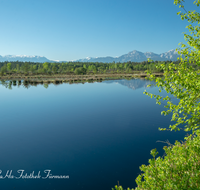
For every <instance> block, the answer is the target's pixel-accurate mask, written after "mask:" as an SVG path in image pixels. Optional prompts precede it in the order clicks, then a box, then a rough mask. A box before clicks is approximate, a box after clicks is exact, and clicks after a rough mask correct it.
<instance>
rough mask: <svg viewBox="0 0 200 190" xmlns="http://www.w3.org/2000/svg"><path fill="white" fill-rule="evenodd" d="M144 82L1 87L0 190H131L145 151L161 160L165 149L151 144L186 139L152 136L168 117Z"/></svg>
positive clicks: (172, 135)
mask: <svg viewBox="0 0 200 190" xmlns="http://www.w3.org/2000/svg"><path fill="white" fill-rule="evenodd" d="M150 83H151V82H150V81H147V80H141V79H132V80H109V81H103V82H99V83H97V82H96V83H85V84H81V83H80V84H61V85H53V84H50V85H49V86H48V88H47V86H46V88H44V86H43V85H38V86H37V87H34V86H29V88H25V87H23V86H20V87H18V86H13V87H12V90H10V89H8V88H5V85H0V92H1V93H0V121H1V124H0V126H1V128H0V154H1V156H0V170H1V174H0V189H6V190H11V189H16V190H36V189H37V190H40V189H41V190H80V189H84V190H86V189H87V190H102V189H104V190H106V189H108V190H111V188H112V187H114V186H115V185H117V184H118V182H119V184H120V185H122V186H123V187H124V188H127V187H132V188H134V187H135V186H136V183H135V178H136V177H137V176H138V174H139V173H140V170H139V166H141V165H142V164H147V163H148V159H150V158H151V155H150V150H151V149H154V148H157V150H158V151H159V152H160V156H162V155H163V150H162V147H163V146H165V145H166V144H164V143H160V142H156V141H166V140H169V141H170V143H174V142H175V140H183V139H184V136H185V135H186V133H185V132H184V131H180V132H170V131H158V127H168V126H169V124H170V123H171V122H170V119H171V118H170V116H161V113H160V112H161V111H162V110H163V109H164V108H163V105H157V104H156V103H155V99H151V98H150V97H148V96H146V95H144V94H143V92H144V90H145V89H146V90H147V91H148V92H151V93H155V94H158V88H157V87H152V88H146V86H147V85H148V84H150ZM162 94H165V92H162ZM33 172H34V173H33ZM45 172H46V173H45ZM6 173H7V175H6ZM31 173H32V175H31ZM26 174H27V175H26ZM28 176H30V178H28ZM31 176H32V177H31ZM37 176H38V177H37ZM52 176H54V178H53V177H52ZM56 176H59V177H61V176H63V178H60V179H58V178H57V177H56ZM33 177H35V178H33ZM3 178H4V179H3Z"/></svg>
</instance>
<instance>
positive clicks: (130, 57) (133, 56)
mask: <svg viewBox="0 0 200 190" xmlns="http://www.w3.org/2000/svg"><path fill="white" fill-rule="evenodd" d="M178 57H179V55H178V53H177V52H176V51H175V50H170V51H168V52H165V53H162V54H156V53H153V52H145V53H142V52H140V51H136V50H134V51H131V52H129V53H127V54H124V55H122V56H119V57H109V56H108V57H96V58H93V57H87V58H85V59H79V60H73V62H78V61H79V62H103V63H111V62H115V63H117V62H121V63H123V62H128V61H132V62H142V61H147V58H150V59H152V60H154V61H167V60H168V61H169V60H171V61H176V60H177V58H178ZM3 61H24V62H29V61H30V62H40V63H43V62H59V61H54V60H50V59H47V58H46V57H43V56H27V55H6V56H1V55H0V62H3ZM60 62H62V61H60ZM64 62H66V61H64Z"/></svg>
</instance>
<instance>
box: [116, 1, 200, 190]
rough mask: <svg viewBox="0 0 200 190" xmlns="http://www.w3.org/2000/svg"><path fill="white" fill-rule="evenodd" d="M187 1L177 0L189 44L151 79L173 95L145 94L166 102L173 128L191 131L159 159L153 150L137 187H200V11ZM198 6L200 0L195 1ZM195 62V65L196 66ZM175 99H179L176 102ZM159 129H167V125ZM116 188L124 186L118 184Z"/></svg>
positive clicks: (144, 189) (151, 189)
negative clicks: (189, 7)
mask: <svg viewBox="0 0 200 190" xmlns="http://www.w3.org/2000/svg"><path fill="white" fill-rule="evenodd" d="M183 2H184V0H174V4H175V5H179V7H180V8H182V9H183V11H184V13H182V12H178V13H177V14H178V15H180V16H181V19H182V20H187V21H188V22H190V23H191V24H189V25H188V26H187V27H186V28H188V30H189V33H190V34H189V33H185V34H184V37H185V40H186V42H187V44H183V43H181V44H180V45H181V47H180V48H179V49H177V51H178V53H179V54H180V63H179V64H175V63H170V64H169V65H166V64H160V65H157V66H156V68H157V69H160V70H163V72H164V75H163V78H156V77H155V76H154V75H152V74H151V72H149V71H148V72H147V73H149V74H150V79H151V80H156V85H157V86H158V87H159V91H160V92H161V91H162V90H165V91H166V92H168V93H170V94H171V95H172V97H169V96H165V97H162V96H160V95H155V94H151V93H148V92H146V91H145V92H144V93H145V94H147V95H149V96H151V98H152V97H154V98H156V103H158V104H161V103H162V101H167V105H166V106H165V108H167V111H163V112H162V114H164V115H168V114H169V113H172V121H175V124H174V125H171V126H169V128H170V130H175V131H176V130H180V125H181V124H182V125H184V129H185V131H191V132H192V134H191V135H190V136H189V137H185V140H186V141H185V142H182V143H180V142H178V141H176V143H175V145H169V146H165V147H164V148H163V149H164V151H165V154H166V155H165V156H164V157H163V158H161V157H158V158H156V155H157V151H156V149H154V150H152V151H151V155H152V156H153V159H150V160H149V165H147V166H146V165H142V166H141V167H140V170H141V171H142V172H143V173H142V174H140V175H139V176H138V177H137V179H136V183H137V187H136V189H135V190H168V189H171V190H172V189H173V190H176V189H177V190H194V189H195V190H196V189H200V27H199V24H200V14H199V13H198V12H196V11H187V10H186V9H185V7H184V5H183ZM194 4H195V5H196V6H199V5H200V0H195V1H194ZM194 65H195V66H194ZM172 98H176V99H178V100H179V102H178V103H177V104H175V103H173V101H172ZM160 130H167V129H166V128H164V129H160ZM116 189H117V190H121V189H123V188H122V187H119V186H117V187H116Z"/></svg>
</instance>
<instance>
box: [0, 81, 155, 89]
mask: <svg viewBox="0 0 200 190" xmlns="http://www.w3.org/2000/svg"><path fill="white" fill-rule="evenodd" d="M92 82H97V81H92ZM98 82H100V81H98ZM78 83H84V82H83V81H80V82H78ZM78 83H77V82H76V83H70V82H69V84H78ZM103 83H118V84H121V85H123V86H127V87H128V88H131V89H133V90H136V89H138V88H143V87H145V88H146V87H147V85H149V84H155V82H152V81H149V80H146V79H131V80H126V79H122V80H108V81H103ZM53 84H54V85H60V84H62V83H60V82H59V81H58V82H57V83H56V82H54V83H53ZM0 85H2V86H4V87H5V88H8V89H10V90H12V86H18V87H19V86H23V87H24V88H26V89H29V88H30V87H31V86H37V85H43V87H44V88H46V89H47V88H48V87H49V84H48V83H43V82H41V83H36V82H30V81H27V80H23V81H21V80H18V81H16V80H13V81H11V80H10V81H6V80H1V81H0Z"/></svg>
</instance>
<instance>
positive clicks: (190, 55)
mask: <svg viewBox="0 0 200 190" xmlns="http://www.w3.org/2000/svg"><path fill="white" fill-rule="evenodd" d="M174 3H175V4H176V5H177V4H180V7H181V8H184V6H183V4H182V0H179V1H177V0H175V1H174ZM194 3H195V4H196V5H197V6H199V1H195V2H194ZM184 10H185V8H184ZM178 15H181V18H182V19H183V20H184V19H186V20H187V21H188V22H191V23H193V25H191V24H190V25H188V26H187V27H186V28H188V29H189V32H190V33H191V35H189V34H184V36H185V40H186V41H187V44H183V43H182V44H181V48H179V49H177V51H178V53H179V54H180V63H179V64H174V63H170V64H169V66H168V67H166V65H164V64H160V65H157V66H156V67H157V68H160V69H162V70H163V71H164V77H163V78H155V76H153V75H151V79H152V80H156V82H157V84H156V85H157V86H158V87H159V88H160V91H161V90H165V91H167V92H168V93H170V94H171V95H172V96H173V98H174V97H175V98H177V99H179V103H178V104H174V103H173V102H172V98H171V97H169V96H166V97H162V96H159V95H153V94H150V93H147V92H145V94H147V95H149V96H151V97H152V96H154V97H155V98H156V101H157V103H158V104H161V100H164V101H167V105H166V106H165V107H166V108H167V111H163V112H162V114H164V115H168V114H169V113H172V121H176V123H175V124H174V125H172V126H170V128H171V130H180V128H179V125H180V124H183V125H185V130H186V131H190V130H192V131H193V132H195V130H197V129H199V128H200V101H199V100H200V41H199V39H200V27H199V24H200V14H199V13H197V12H196V11H188V12H186V13H181V12H178ZM194 24H196V25H194ZM192 64H193V65H194V64H195V65H196V67H192V66H191V65H192ZM160 130H166V128H164V129H160Z"/></svg>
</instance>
